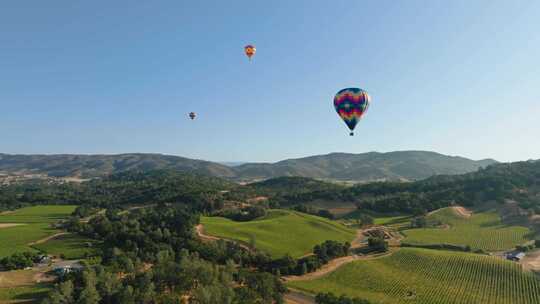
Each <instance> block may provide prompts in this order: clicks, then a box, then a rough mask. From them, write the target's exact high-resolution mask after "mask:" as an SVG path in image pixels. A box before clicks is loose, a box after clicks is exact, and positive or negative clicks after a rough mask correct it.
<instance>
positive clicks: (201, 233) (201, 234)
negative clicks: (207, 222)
mask: <svg viewBox="0 0 540 304" xmlns="http://www.w3.org/2000/svg"><path fill="white" fill-rule="evenodd" d="M195 232H196V233H197V236H198V237H199V238H200V239H201V240H202V241H206V242H208V241H217V240H224V241H229V242H235V243H236V244H238V246H240V247H242V248H244V249H245V250H248V251H250V250H251V248H249V247H248V246H246V245H244V244H242V243H240V242H237V241H235V240H229V239H226V238H220V237H216V236H212V235H208V234H205V233H204V226H203V225H202V224H199V225H197V226H195Z"/></svg>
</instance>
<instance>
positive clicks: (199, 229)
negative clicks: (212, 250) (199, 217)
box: [195, 224, 219, 241]
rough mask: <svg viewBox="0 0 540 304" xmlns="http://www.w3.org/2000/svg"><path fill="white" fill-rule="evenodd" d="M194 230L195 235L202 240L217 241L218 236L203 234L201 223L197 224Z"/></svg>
mask: <svg viewBox="0 0 540 304" xmlns="http://www.w3.org/2000/svg"><path fill="white" fill-rule="evenodd" d="M195 231H196V232H197V236H198V237H199V238H200V239H201V240H203V241H217V240H219V238H218V237H215V236H211V235H207V234H205V233H204V226H203V225H202V224H199V225H197V226H195Z"/></svg>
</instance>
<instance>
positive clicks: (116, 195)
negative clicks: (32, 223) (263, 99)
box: [0, 170, 238, 217]
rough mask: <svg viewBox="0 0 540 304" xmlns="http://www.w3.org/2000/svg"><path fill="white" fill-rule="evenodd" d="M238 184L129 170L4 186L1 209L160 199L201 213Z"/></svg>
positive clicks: (95, 205)
mask: <svg viewBox="0 0 540 304" xmlns="http://www.w3.org/2000/svg"><path fill="white" fill-rule="evenodd" d="M235 187H238V185H235V184H233V183H230V182H227V181H225V180H223V179H219V178H215V177H209V176H204V175H198V174H193V173H183V172H178V171H170V170H156V171H149V172H139V171H128V172H122V173H118V174H114V175H111V176H109V177H106V178H103V179H94V180H91V181H87V182H83V183H80V184H79V183H50V182H44V181H32V182H27V183H21V184H11V185H5V186H0V210H4V209H15V208H20V207H24V206H29V205H35V204H72V205H84V206H86V207H84V208H86V209H81V210H80V212H81V213H80V214H79V215H80V216H82V217H84V216H85V215H87V214H88V212H90V211H92V208H112V207H114V206H116V207H122V206H127V205H145V204H154V203H159V202H167V203H182V204H187V205H190V206H191V207H193V208H196V209H197V210H199V211H201V212H211V211H214V210H216V209H220V208H222V207H223V195H222V191H226V190H230V189H232V188H235Z"/></svg>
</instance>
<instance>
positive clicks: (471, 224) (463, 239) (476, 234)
mask: <svg viewBox="0 0 540 304" xmlns="http://www.w3.org/2000/svg"><path fill="white" fill-rule="evenodd" d="M428 218H429V219H430V220H437V221H440V222H442V223H445V224H448V225H449V226H450V227H449V228H425V229H409V230H404V231H402V232H403V234H404V235H405V236H406V238H405V240H404V242H406V243H410V244H440V243H446V244H455V245H469V246H471V248H473V249H483V250H487V251H499V250H506V249H510V248H513V247H514V246H516V245H518V244H521V243H524V242H526V241H527V238H526V235H527V234H528V233H529V232H530V231H529V229H527V228H525V227H520V226H507V225H504V224H502V222H501V219H500V217H499V216H498V214H497V213H495V212H482V213H474V214H473V215H472V216H471V217H469V218H464V217H461V216H459V215H457V214H456V213H455V212H454V211H453V210H451V209H449V208H444V209H441V210H439V211H437V212H435V213H433V214H431V215H429V217H428Z"/></svg>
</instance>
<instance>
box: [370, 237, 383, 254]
mask: <svg viewBox="0 0 540 304" xmlns="http://www.w3.org/2000/svg"><path fill="white" fill-rule="evenodd" d="M368 248H369V250H370V251H372V252H373V251H375V252H386V251H388V242H387V241H385V240H384V238H382V237H370V238H368Z"/></svg>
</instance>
